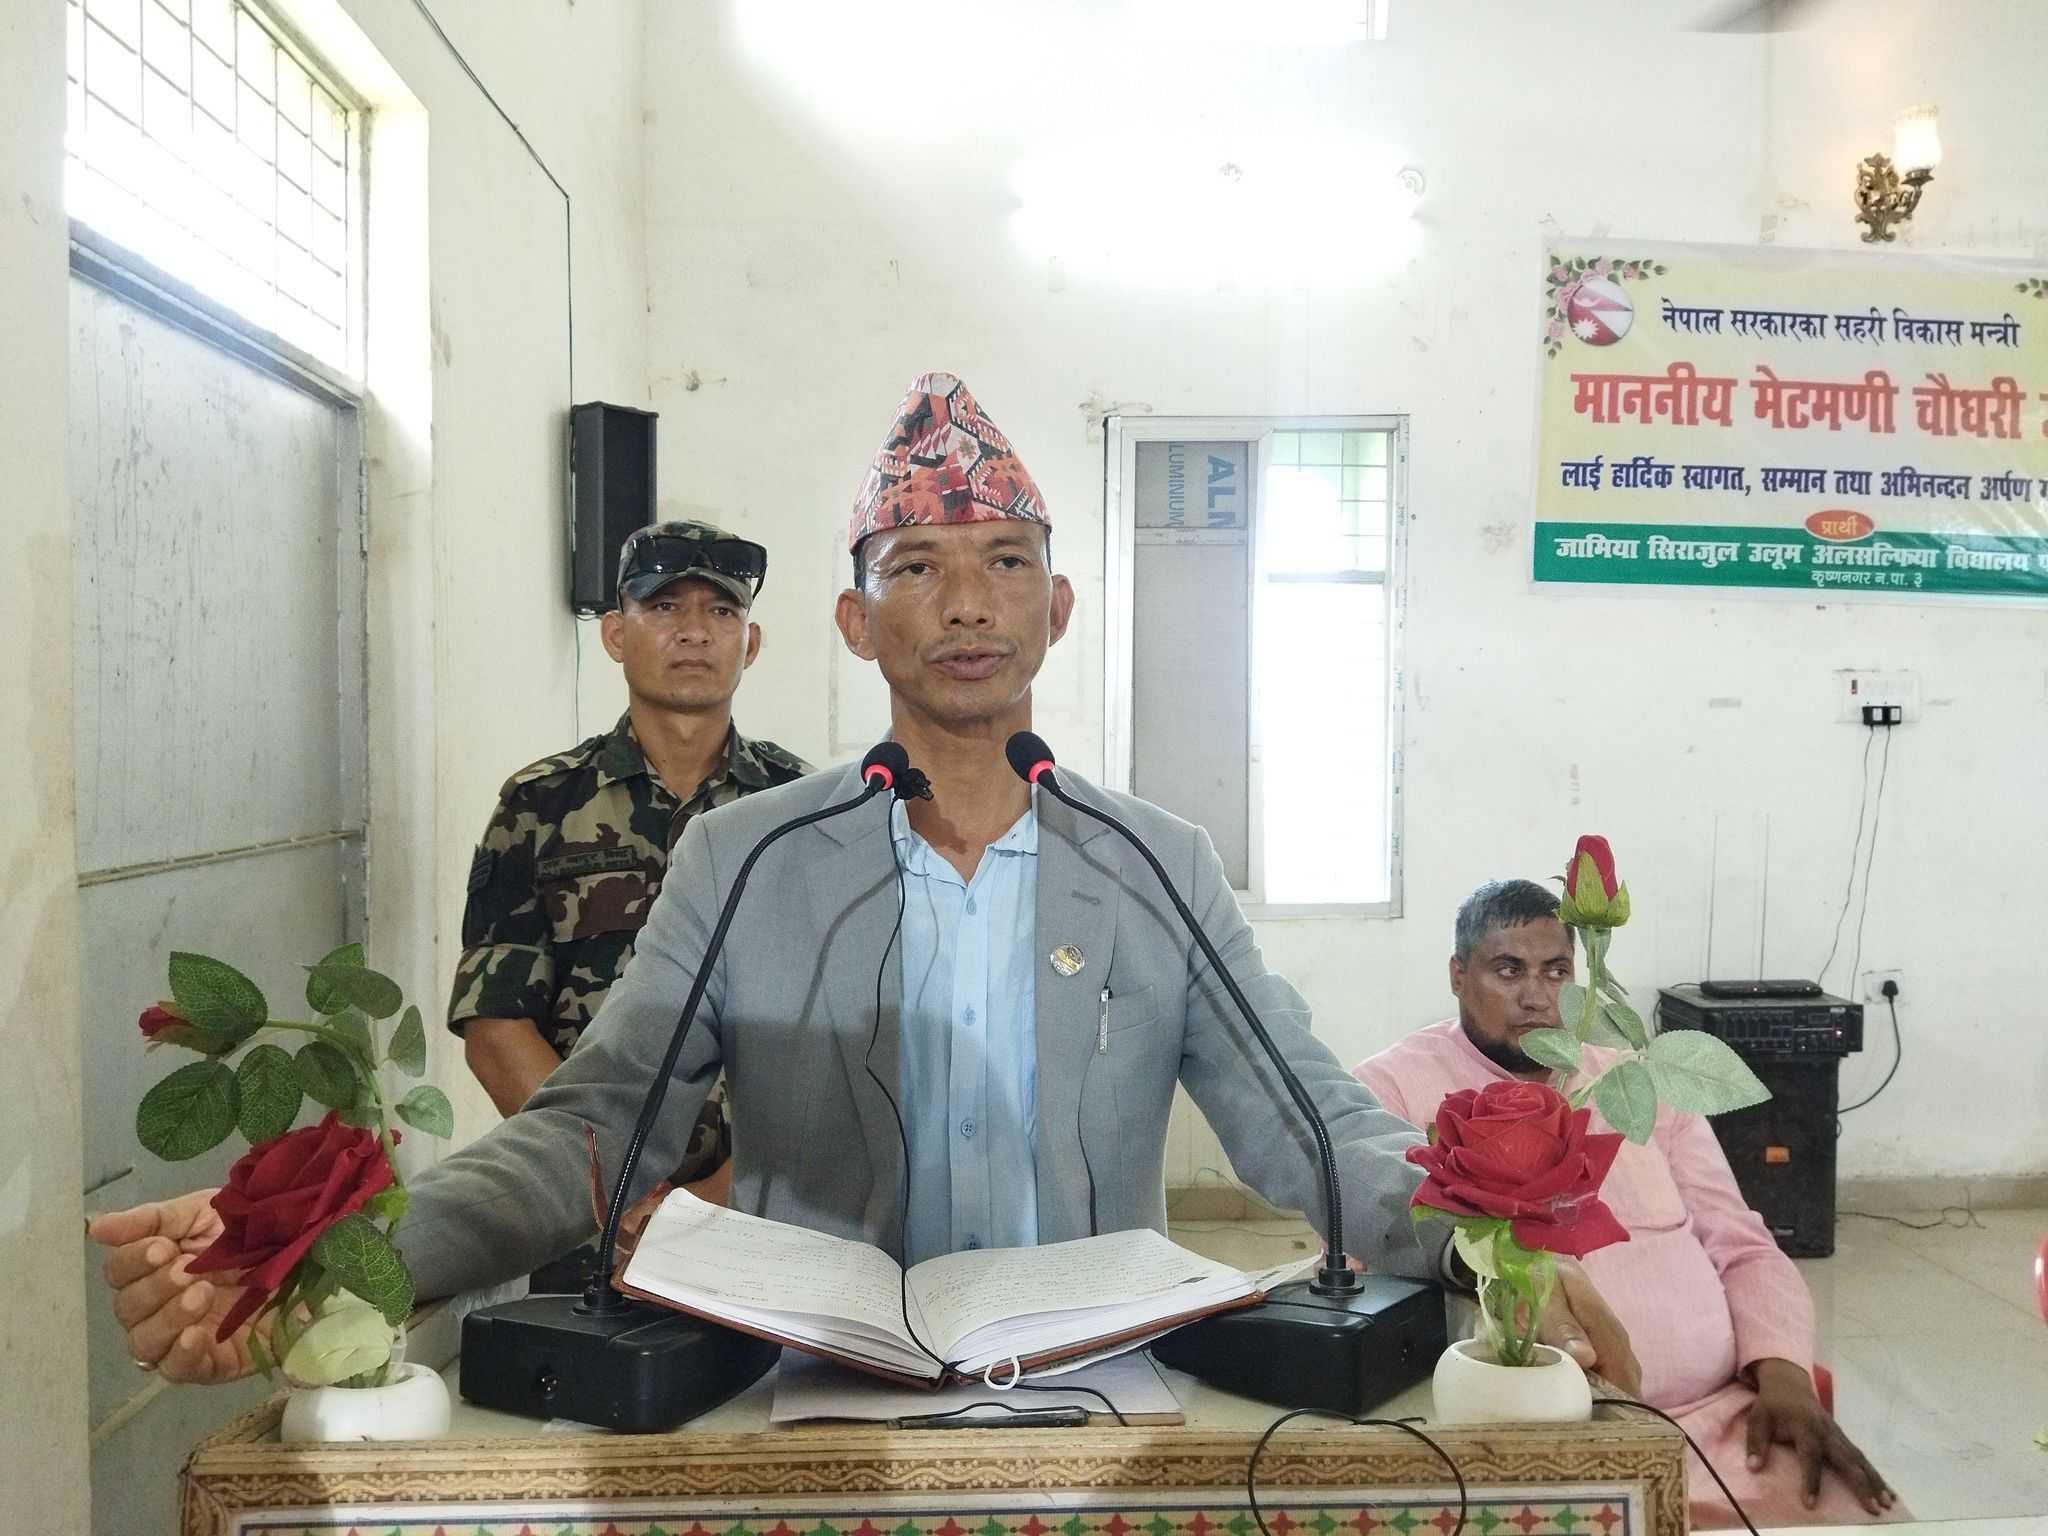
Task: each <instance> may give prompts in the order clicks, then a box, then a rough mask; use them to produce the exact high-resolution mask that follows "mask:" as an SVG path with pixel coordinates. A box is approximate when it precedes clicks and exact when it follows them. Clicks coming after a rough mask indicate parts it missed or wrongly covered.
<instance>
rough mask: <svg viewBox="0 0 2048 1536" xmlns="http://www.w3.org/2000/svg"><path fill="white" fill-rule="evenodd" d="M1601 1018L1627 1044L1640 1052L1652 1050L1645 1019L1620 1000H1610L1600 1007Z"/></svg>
mask: <svg viewBox="0 0 2048 1536" xmlns="http://www.w3.org/2000/svg"><path fill="white" fill-rule="evenodd" d="M1600 1016H1601V1017H1602V1018H1603V1019H1605V1020H1606V1021H1607V1023H1609V1024H1611V1025H1612V1026H1613V1027H1614V1029H1615V1031H1616V1032H1617V1033H1619V1034H1620V1035H1621V1036H1623V1038H1624V1039H1625V1041H1626V1042H1627V1044H1629V1045H1631V1046H1633V1047H1635V1049H1637V1050H1639V1051H1646V1050H1648V1049H1649V1048H1650V1032H1649V1031H1648V1030H1646V1029H1644V1028H1643V1017H1642V1015H1641V1014H1639V1013H1637V1012H1636V1011H1635V1009H1633V1008H1631V1007H1629V1005H1628V1004H1627V1003H1624V1002H1622V1001H1621V1000H1620V999H1619V998H1612V997H1610V998H1608V999H1607V1000H1606V1001H1605V1002H1603V1003H1601V1005H1600Z"/></svg>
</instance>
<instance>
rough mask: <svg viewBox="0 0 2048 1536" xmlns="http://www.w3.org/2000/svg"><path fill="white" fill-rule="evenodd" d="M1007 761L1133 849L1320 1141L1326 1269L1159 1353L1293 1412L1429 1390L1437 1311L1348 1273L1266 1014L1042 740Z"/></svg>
mask: <svg viewBox="0 0 2048 1536" xmlns="http://www.w3.org/2000/svg"><path fill="white" fill-rule="evenodd" d="M1003 755H1004V757H1006V758H1007V759H1008V760H1009V764H1010V769H1011V771H1012V772H1014V773H1015V774H1016V775H1017V777H1018V778H1020V779H1022V780H1024V782H1025V783H1027V784H1032V785H1036V786H1037V787H1038V788H1040V789H1043V790H1044V791H1046V793H1048V794H1050V795H1051V796H1052V797H1053V798H1054V799H1056V800H1058V801H1059V802H1060V803H1061V804H1062V805H1065V806H1068V807H1069V808H1071V809H1073V810H1076V811H1079V812H1080V813H1081V814H1082V815H1084V816H1088V817H1091V818H1092V819H1094V820H1096V821H1099V822H1101V823H1102V824H1103V825H1104V826H1107V827H1108V828H1110V829H1111V830H1112V831H1114V832H1116V833H1117V834H1118V835H1119V836H1121V837H1122V838H1123V840H1124V841H1125V842H1127V843H1129V844H1130V845H1131V846H1132V847H1133V848H1135V849H1137V851H1138V852H1139V854H1140V855H1141V856H1142V857H1143V858H1144V860H1145V862H1146V863H1147V864H1148V865H1150V866H1151V868H1152V873H1153V875H1154V876H1156V877H1157V878H1158V881H1159V884H1160V887H1161V889H1163V890H1164V891H1165V892H1166V895H1167V898H1168V899H1169V900H1170V901H1172V903H1173V907H1174V910H1175V911H1176V912H1178V913H1179V914H1180V920H1181V922H1182V923H1183V924H1184V925H1185V926H1186V928H1187V931H1188V934H1189V936H1190V937H1191V938H1193V939H1194V941H1195V943H1196V945H1197V946H1198V947H1199V948H1200V949H1201V951H1202V954H1203V956H1204V957H1205V958H1206V959H1207V960H1208V962H1209V964H1210V966H1211V967H1213V968H1214V970H1215V972H1216V975H1217V977H1218V979H1220V980H1221V981H1222V983H1223V989H1224V991H1225V992H1227V993H1228V994H1229V996H1230V1000H1231V1002H1232V1003H1234V1004H1236V1006H1237V1011H1238V1013H1239V1014H1241V1015H1242V1016H1243V1018H1244V1021H1245V1024H1246V1025H1247V1026H1248V1027H1249V1028H1250V1030H1251V1032H1252V1035H1253V1037H1254V1038H1255V1039H1257V1041H1258V1043H1259V1045H1260V1047H1261V1049H1263V1050H1264V1051H1265V1053H1266V1059H1267V1060H1268V1061H1270V1062H1271V1063H1272V1065H1273V1070H1274V1071H1275V1072H1277V1073H1278V1074H1279V1076H1280V1081H1281V1083H1282V1084H1283V1085H1284V1086H1285V1087H1286V1089H1287V1094H1288V1097H1289V1098H1291V1099H1293V1100H1294V1104H1295V1107H1296V1108H1297V1109H1299V1110H1300V1111H1301V1117H1302V1119H1303V1120H1304V1121H1305V1122H1306V1123H1307V1125H1308V1128H1309V1131H1310V1134H1311V1135H1313V1137H1314V1138H1315V1144H1316V1157H1317V1164H1318V1172H1319V1173H1320V1175H1321V1180H1322V1195H1323V1215H1324V1224H1323V1231H1324V1253H1323V1262H1322V1265H1321V1267H1320V1268H1318V1270H1317V1271H1316V1275H1315V1278H1314V1279H1313V1280H1310V1281H1308V1282H1307V1283H1306V1284H1302V1283H1300V1282H1295V1283H1293V1284H1289V1285H1283V1286H1277V1287H1275V1288H1274V1290H1273V1291H1272V1292H1271V1293H1270V1294H1269V1296H1268V1298H1267V1300H1266V1302H1265V1303H1264V1304H1263V1305H1262V1306H1259V1307H1252V1308H1246V1309H1243V1310H1239V1311H1233V1312H1225V1313H1219V1314H1217V1315H1216V1316H1213V1317H1209V1318H1205V1319H1203V1320H1202V1321H1200V1322H1197V1323H1193V1324H1190V1325H1188V1326H1186V1327H1183V1328H1180V1329H1176V1330H1175V1331H1174V1332H1173V1333H1171V1334H1168V1335H1167V1336H1166V1337H1165V1338H1163V1339H1161V1340H1159V1342H1158V1343H1157V1344H1155V1345H1153V1347H1152V1353H1153V1354H1154V1355H1155V1356H1157V1357H1158V1358H1159V1359H1160V1360H1161V1361H1163V1362H1165V1363H1166V1364H1168V1365H1172V1366H1175V1367H1177V1368H1178V1369H1180V1370H1184V1371H1187V1372H1189V1373H1190V1374H1191V1375H1195V1376H1200V1377H1202V1378H1204V1379H1205V1380H1209V1381H1213V1382H1215V1383H1216V1384H1217V1385H1219V1386H1222V1387H1225V1388H1226V1389H1228V1390H1230V1391H1234V1392H1240V1393H1243V1394H1245V1395H1247V1396H1250V1397H1259V1398H1264V1399H1266V1400H1267V1401H1269V1402H1276V1403H1286V1404H1289V1405H1290V1406H1294V1407H1316V1408H1326V1409H1330V1410H1332V1411H1337V1412H1344V1413H1353V1414H1356V1413H1362V1412H1364V1411H1365V1410H1366V1409H1368V1408H1370V1407H1371V1406H1372V1405H1373V1404H1374V1403H1376V1402H1381V1401H1384V1400H1385V1399H1386V1398H1387V1397H1390V1396H1392V1395H1393V1394H1394V1393H1396V1392H1398V1391H1400V1390H1402V1389H1403V1388H1405V1387H1407V1386H1408V1385H1410V1384H1411V1383H1412V1382H1415V1381H1419V1380H1421V1378H1422V1376H1423V1375H1424V1374H1426V1373H1427V1372H1428V1371H1429V1370H1430V1369H1431V1368H1432V1367H1433V1365H1434V1364H1435V1361H1436V1358H1437V1356H1438V1355H1439V1354H1441V1353H1442V1351H1443V1349H1444V1348H1445V1346H1446V1343H1447V1340H1446V1339H1445V1337H1444V1321H1443V1309H1442V1307H1441V1306H1438V1305H1436V1304H1435V1300H1434V1292H1433V1291H1432V1290H1431V1288H1430V1287H1428V1286H1423V1285H1418V1284H1416V1283H1414V1282H1412V1281H1405V1280H1395V1279H1391V1278H1384V1277H1381V1276H1370V1277H1367V1276H1361V1275H1359V1274H1358V1273H1357V1272H1356V1271H1354V1270H1353V1269H1352V1268H1351V1267H1350V1265H1349V1264H1347V1263H1346V1262H1345V1250H1344V1214H1343V1204H1342V1192H1341V1190H1340V1189H1339V1187H1338V1182H1337V1158H1336V1153H1335V1152H1334V1151H1333V1150H1332V1148H1331V1145H1330V1130H1329V1127H1328V1125H1326V1124H1325V1123H1324V1121H1323V1115H1322V1111H1321V1110H1320V1109H1318V1108H1317V1107H1316V1102H1315V1100H1314V1098H1312V1097H1311V1096H1310V1094H1309V1091H1308V1089H1307V1088H1306V1087H1304V1086H1303V1084H1302V1081H1301V1079H1300V1077H1299V1076H1297V1075H1296V1073H1295V1071H1294V1068H1293V1067H1292V1066H1291V1065H1290V1064H1289V1063H1288V1060H1287V1058H1286V1056H1284V1055H1283V1054H1282V1053H1281V1051H1280V1048H1279V1046H1277V1045H1276V1044H1274V1042H1273V1037H1272V1035H1270V1034H1269V1033H1267V1030H1266V1026H1265V1022H1264V1021H1263V1020H1261V1019H1260V1018H1259V1014H1258V1010H1257V1009H1256V1008H1254V1007H1253V1006H1252V1004H1251V999H1250V998H1248V997H1246V996H1245V995H1244V989H1243V988H1242V987H1240V986H1239V985H1238V984H1237V978H1236V977H1235V976H1233V975H1232V974H1231V972H1230V967H1229V966H1228V965H1226V964H1225V963H1224V961H1223V956H1222V955H1220V954H1218V953H1217V950H1216V946H1215V944H1214V943H1212V942H1211V941H1210V939H1209V936H1208V934H1207V933H1205V932H1203V930H1202V925H1201V923H1200V922H1199V921H1198V920H1197V919H1196V917H1195V914H1194V911H1193V910H1192V909H1191V908H1190V907H1189V906H1188V904H1187V902H1186V900H1185V899H1184V898H1183V897H1182V896H1181V894H1180V891H1179V889H1178V888H1176V887H1175V885H1174V883H1173V881H1172V880H1171V879H1170V878H1168V876H1167V873H1166V869H1165V866H1164V865H1162V864H1161V863H1160V862H1159V859H1158V856H1157V855H1156V854H1154V853H1153V852H1152V850H1151V849H1150V848H1148V847H1147V846H1146V845H1145V841H1144V839H1143V838H1141V837H1139V836H1138V834H1137V833H1135V832H1133V831H1132V830H1131V829H1130V828H1129V827H1127V826H1126V825H1124V823H1123V822H1122V821H1120V820H1118V819H1117V818H1116V817H1115V816H1112V815H1111V814H1109V812H1107V811H1103V810H1098V809H1097V808H1096V807H1094V806H1092V805H1089V804H1087V803H1086V802H1085V801H1082V800H1077V799H1075V798H1074V796H1072V795H1070V794H1069V793H1067V790H1066V787H1065V786H1064V785H1062V784H1061V783H1060V781H1059V774H1058V772H1057V771H1056V768H1057V765H1056V763H1055V761H1054V758H1053V752H1052V748H1051V747H1049V746H1047V745H1046V743H1045V739H1044V738H1043V737H1041V736H1039V735H1038V734H1037V733H1035V732H1033V731H1018V732H1017V733H1016V734H1015V735H1013V736H1011V737H1010V739H1009V740H1008V741H1007V742H1006V743H1004V746H1003ZM1432 1340H1433V1344H1432Z"/></svg>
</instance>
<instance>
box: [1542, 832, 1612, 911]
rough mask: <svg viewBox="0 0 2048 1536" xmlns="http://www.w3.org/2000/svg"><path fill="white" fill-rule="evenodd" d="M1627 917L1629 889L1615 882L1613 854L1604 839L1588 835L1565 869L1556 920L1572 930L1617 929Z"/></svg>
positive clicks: (1580, 841) (1583, 838)
mask: <svg viewBox="0 0 2048 1536" xmlns="http://www.w3.org/2000/svg"><path fill="white" fill-rule="evenodd" d="M1628 914H1629V903H1628V887H1627V886H1626V885H1623V884H1622V883H1620V882H1619V881H1618V880H1616V879H1615V875H1614V851H1613V850H1612V849H1611V848H1609V847H1608V846H1607V839H1606V838H1604V837H1599V836H1595V835H1593V834H1590V833H1589V834H1588V835H1586V836H1585V837H1582V838H1580V839H1579V843H1578V846H1577V847H1576V848H1574V849H1573V850H1572V857H1571V862H1570V863H1568V864H1567V865H1565V871H1564V897H1563V899H1562V900H1561V901H1560V902H1559V903H1558V912H1557V915H1558V918H1559V920H1560V921H1562V922H1565V923H1568V924H1570V925H1571V926H1572V927H1574V928H1619V927H1621V926H1622V924H1624V923H1626V922H1627V921H1628Z"/></svg>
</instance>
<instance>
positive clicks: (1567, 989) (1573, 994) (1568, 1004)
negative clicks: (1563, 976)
mask: <svg viewBox="0 0 2048 1536" xmlns="http://www.w3.org/2000/svg"><path fill="white" fill-rule="evenodd" d="M1585 1012H1586V989H1585V988H1584V987H1582V986H1580V985H1579V984H1578V983H1577V982H1576V981H1568V982H1566V983H1565V984H1564V985H1563V986H1562V987H1560V988H1559V989H1558V993H1557V1016H1558V1017H1559V1018H1561V1019H1563V1020H1564V1024H1565V1028H1567V1029H1569V1030H1572V1031H1573V1032H1574V1033H1576V1032H1577V1029H1578V1023H1579V1020H1580V1019H1581V1018H1582V1017H1583V1016H1584V1015H1585Z"/></svg>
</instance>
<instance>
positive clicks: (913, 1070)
mask: <svg viewBox="0 0 2048 1536" xmlns="http://www.w3.org/2000/svg"><path fill="white" fill-rule="evenodd" d="M889 830H890V833H891V835H892V836H893V837H894V838H895V840H896V856H897V857H898V858H899V859H900V860H901V861H902V864H903V934H902V940H901V943H902V949H903V1034H902V1039H903V1051H902V1074H901V1082H900V1083H899V1092H900V1096H901V1102H902V1109H903V1129H904V1136H905V1138H906V1140H907V1141H908V1142H909V1144H910V1147H909V1150H910V1219H909V1224H908V1228H907V1230H906V1231H905V1233H904V1244H903V1246H904V1262H905V1263H906V1264H915V1263H918V1262H919V1261H921V1260H924V1259H929V1258H933V1257H936V1256H937V1255H939V1254H942V1253H953V1252H956V1251H958V1250H960V1249H963V1248H1028V1247H1031V1246H1033V1245H1035V1244H1036V1243H1037V1242H1038V1163H1037V1157H1036V1150H1037V1139H1038V1132H1037V1118H1038V1037H1037V1014H1038V1010H1037V1003H1038V987H1037V981H1036V978H1035V977H1034V976H1033V975H1032V967H1031V954H1032V950H1033V948H1034V940H1035V938H1036V930H1037V926H1038V917H1037V900H1038V811H1037V808H1036V806H1035V805H1034V806H1033V807H1032V808H1031V809H1030V810H1027V811H1026V812H1025V813H1024V814H1023V815H1022V816H1021V817H1019V818H1018V820H1017V822H1016V824H1015V825H1014V826H1012V827H1011V828H1010V830H1009V831H1007V832H1005V833H1004V834H1003V835H1002V836H1001V837H1000V838H998V839H997V840H996V841H995V842H993V843H990V844H989V845H988V848H987V850H986V851H985V852H983V854H982V856H981V863H980V864H979V865H978V866H976V868H975V871H974V878H973V879H972V880H969V881H965V882H963V881H962V880H961V878H960V872H959V871H958V870H956V869H955V868H954V867H953V866H952V865H951V864H948V863H947V862H946V861H945V859H944V858H943V857H942V856H941V855H940V854H939V852H938V851H937V850H936V849H934V848H933V847H932V845H931V844H930V843H927V842H926V841H925V840H924V839H923V838H922V837H919V836H918V835H917V833H915V832H914V831H912V830H911V827H910V820H909V817H908V816H907V815H906V814H905V810H904V805H903V802H901V801H897V802H896V803H895V804H893V805H892V806H891V807H890V810H889Z"/></svg>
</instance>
